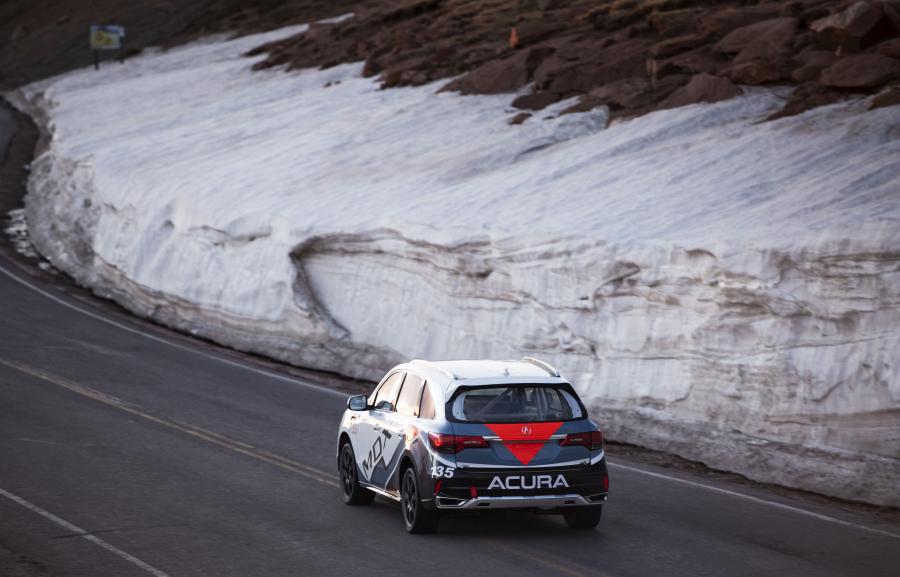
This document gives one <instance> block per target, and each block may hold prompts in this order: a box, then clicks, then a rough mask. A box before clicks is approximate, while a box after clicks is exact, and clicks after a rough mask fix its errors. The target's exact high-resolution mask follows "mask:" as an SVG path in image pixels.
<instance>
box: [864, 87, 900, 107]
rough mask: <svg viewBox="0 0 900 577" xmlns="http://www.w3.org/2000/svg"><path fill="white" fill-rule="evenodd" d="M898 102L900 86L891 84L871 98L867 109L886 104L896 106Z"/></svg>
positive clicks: (885, 105)
mask: <svg viewBox="0 0 900 577" xmlns="http://www.w3.org/2000/svg"><path fill="white" fill-rule="evenodd" d="M898 104H900V86H891V87H890V88H888V89H887V90H885V91H884V92H881V93H879V94H878V95H876V96H875V98H873V99H872V104H871V105H870V106H869V110H874V109H875V108H884V107H887V106H897V105H898Z"/></svg>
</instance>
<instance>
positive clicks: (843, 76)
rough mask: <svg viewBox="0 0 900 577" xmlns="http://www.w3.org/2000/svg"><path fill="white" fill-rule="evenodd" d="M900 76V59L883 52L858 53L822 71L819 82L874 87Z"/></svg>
mask: <svg viewBox="0 0 900 577" xmlns="http://www.w3.org/2000/svg"><path fill="white" fill-rule="evenodd" d="M897 77H900V60H896V59H894V58H889V57H887V56H884V55H883V54H872V53H868V54H857V55H854V56H850V57H848V58H842V59H841V60H838V61H837V62H835V63H834V64H832V65H831V66H829V67H828V68H826V69H825V70H823V71H822V74H821V75H820V76H819V83H820V84H822V85H823V86H833V87H835V88H874V87H877V86H881V85H883V84H884V83H886V82H888V81H889V80H892V79H894V78H897Z"/></svg>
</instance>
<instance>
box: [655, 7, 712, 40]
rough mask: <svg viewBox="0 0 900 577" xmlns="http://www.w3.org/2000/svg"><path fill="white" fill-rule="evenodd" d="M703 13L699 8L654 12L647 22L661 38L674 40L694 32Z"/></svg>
mask: <svg viewBox="0 0 900 577" xmlns="http://www.w3.org/2000/svg"><path fill="white" fill-rule="evenodd" d="M703 13H704V11H703V10H701V9H699V8H684V9H681V10H670V11H667V12H659V11H654V12H652V13H651V14H650V16H648V17H647V22H649V23H650V27H651V28H653V29H654V30H655V31H656V33H657V34H659V36H660V37H661V38H674V37H676V36H684V35H686V34H692V33H694V32H696V30H697V26H698V24H699V19H700V16H701V15H702V14H703Z"/></svg>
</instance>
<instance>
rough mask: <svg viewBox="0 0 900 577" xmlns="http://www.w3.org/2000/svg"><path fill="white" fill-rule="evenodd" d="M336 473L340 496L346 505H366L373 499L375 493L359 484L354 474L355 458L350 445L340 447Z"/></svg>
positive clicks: (357, 477) (345, 444)
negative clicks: (339, 476)
mask: <svg viewBox="0 0 900 577" xmlns="http://www.w3.org/2000/svg"><path fill="white" fill-rule="evenodd" d="M338 471H339V473H340V475H341V495H342V496H343V498H344V503H347V504H348V505H368V504H369V503H371V502H372V501H373V500H374V499H375V493H373V492H372V491H370V490H368V489H366V488H365V487H363V486H362V485H360V484H359V476H358V475H357V474H356V458H355V457H354V456H353V447H351V446H350V443H344V444H343V445H341V455H340V457H338Z"/></svg>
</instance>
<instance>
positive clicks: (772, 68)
mask: <svg viewBox="0 0 900 577" xmlns="http://www.w3.org/2000/svg"><path fill="white" fill-rule="evenodd" d="M790 71H791V59H790V58H789V57H782V58H775V59H770V60H763V59H757V60H750V61H749V62H740V63H736V64H734V66H732V67H731V68H728V69H727V70H726V71H725V72H726V74H727V76H728V77H729V78H731V79H732V80H734V81H735V82H737V83H738V84H752V85H756V84H767V83H769V82H777V81H779V80H784V79H786V78H787V77H788V76H789V75H790Z"/></svg>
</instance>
